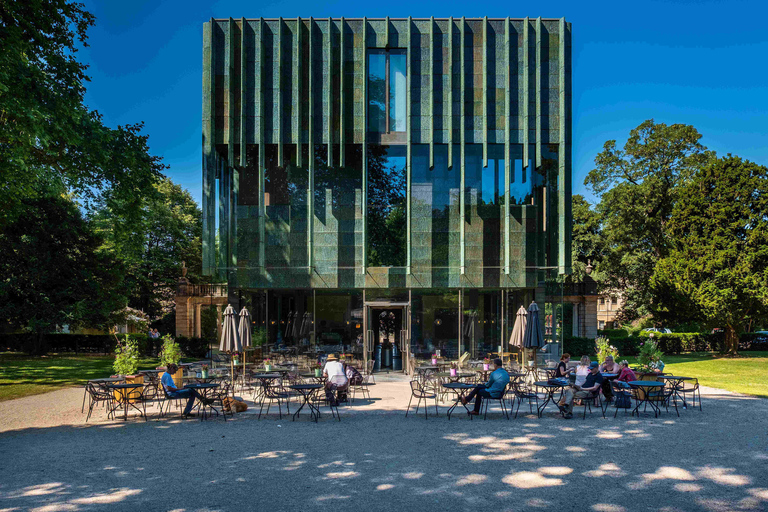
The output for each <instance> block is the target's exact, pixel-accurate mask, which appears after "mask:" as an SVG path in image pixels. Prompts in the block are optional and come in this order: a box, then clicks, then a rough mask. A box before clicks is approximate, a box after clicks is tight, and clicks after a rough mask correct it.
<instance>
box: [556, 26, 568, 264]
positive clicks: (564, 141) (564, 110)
mask: <svg viewBox="0 0 768 512" xmlns="http://www.w3.org/2000/svg"><path fill="white" fill-rule="evenodd" d="M568 30H569V29H568V26H567V24H566V23H565V18H561V19H560V48H559V56H558V57H559V58H558V69H559V71H560V73H559V75H560V102H559V103H560V126H559V128H560V130H559V135H560V139H559V141H558V164H559V165H558V180H557V181H558V190H557V193H558V216H559V226H558V228H559V229H558V251H557V252H558V267H559V272H560V273H561V274H570V273H571V222H572V220H571V147H570V146H571V134H570V129H571V112H570V109H568V107H567V105H566V101H570V100H571V97H570V92H571V70H570V59H566V57H569V54H568V53H566V52H567V48H566V46H567V47H570V45H571V38H570V32H569V31H568Z"/></svg>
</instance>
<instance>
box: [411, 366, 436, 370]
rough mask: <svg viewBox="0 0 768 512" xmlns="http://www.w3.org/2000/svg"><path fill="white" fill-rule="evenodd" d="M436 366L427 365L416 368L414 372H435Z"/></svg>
mask: <svg viewBox="0 0 768 512" xmlns="http://www.w3.org/2000/svg"><path fill="white" fill-rule="evenodd" d="M437 368H438V366H437V365H427V366H417V367H416V370H419V371H424V370H437Z"/></svg>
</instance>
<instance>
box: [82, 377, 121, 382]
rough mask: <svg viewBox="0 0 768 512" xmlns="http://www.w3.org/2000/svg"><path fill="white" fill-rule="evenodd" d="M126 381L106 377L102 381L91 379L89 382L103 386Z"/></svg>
mask: <svg viewBox="0 0 768 512" xmlns="http://www.w3.org/2000/svg"><path fill="white" fill-rule="evenodd" d="M124 380H125V379H124V378H123V377H104V378H102V379H91V380H89V381H88V382H98V383H101V384H105V383H108V382H123V381H124Z"/></svg>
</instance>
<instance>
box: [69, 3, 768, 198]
mask: <svg viewBox="0 0 768 512" xmlns="http://www.w3.org/2000/svg"><path fill="white" fill-rule="evenodd" d="M85 4H86V7H87V9H88V10H89V11H90V12H92V13H93V14H94V15H96V17H97V20H96V26H95V27H94V28H92V29H91V31H90V32H89V44H90V46H89V47H88V48H85V49H83V50H82V51H81V52H80V53H79V58H80V60H82V61H83V62H85V63H87V64H88V65H89V66H90V69H89V75H90V76H91V83H90V84H88V90H87V94H86V103H87V104H88V106H89V107H91V108H94V109H96V110H98V111H99V112H101V113H102V114H103V115H104V119H105V121H106V122H107V123H108V124H109V125H112V126H114V125H117V124H126V123H134V122H138V121H144V122H145V123H146V126H145V132H146V133H147V134H148V135H149V143H150V147H151V150H152V152H153V154H156V155H159V156H162V157H163V158H164V161H165V163H166V164H168V165H170V169H169V170H168V171H167V173H168V174H169V176H170V177H171V178H172V179H173V180H174V181H175V182H176V183H179V184H181V185H182V186H183V187H185V188H187V189H189V190H190V192H192V194H193V196H194V197H195V199H197V200H198V201H199V200H200V189H201V171H200V161H201V116H202V115H201V110H202V107H201V105H202V97H201V95H202V26H203V23H204V22H205V21H206V20H208V19H209V18H210V17H212V16H213V17H229V16H232V17H235V18H239V17H242V16H245V17H248V18H257V17H260V16H264V17H278V16H283V17H286V18H289V17H295V16H302V17H309V16H315V17H327V16H329V15H330V16H333V17H339V16H345V17H350V18H351V17H363V16H369V17H384V16H387V15H388V16H392V17H406V16H413V17H429V16H435V17H447V16H455V17H461V16H467V17H482V16H488V17H507V16H510V17H513V18H517V17H525V16H530V17H537V16H542V17H552V18H558V17H561V16H565V17H566V20H568V21H569V22H571V23H573V114H574V115H573V134H574V136H573V190H574V193H586V189H585V187H584V185H583V183H584V176H585V175H586V174H587V172H589V171H590V170H591V169H592V166H593V162H594V157H595V155H596V154H597V153H598V152H599V151H600V150H601V148H602V146H603V144H604V143H605V141H607V140H609V139H616V140H617V141H619V143H620V144H623V142H624V141H625V140H626V137H627V135H628V133H629V130H630V129H632V128H634V127H636V126H637V125H638V124H640V123H641V122H642V121H644V120H645V119H649V118H654V119H655V120H656V121H657V122H664V123H668V124H671V123H685V124H692V125H693V126H695V127H696V128H697V129H698V130H699V132H700V133H701V134H702V135H703V138H702V143H703V144H704V145H706V146H707V147H709V148H710V149H713V150H715V151H717V153H718V154H725V153H733V154H735V155H739V156H741V157H743V158H747V159H749V160H752V161H755V162H757V163H760V164H763V165H768V65H766V62H767V61H768V58H767V57H766V56H768V30H766V23H765V19H766V16H765V15H766V14H768V7H766V6H765V4H764V3H762V2H758V1H750V2H747V1H729V2H703V1H680V2H658V1H657V2H616V1H613V2H573V1H571V2H542V1H539V2H528V3H523V2H516V3H513V2H498V1H495V2H490V1H489V2H466V1H462V2H455V1H451V0H442V1H440V2H431V1H421V2H413V1H408V2H403V1H400V0H392V1H389V2H371V3H368V2H361V3H358V2H352V1H349V0H347V1H344V2H339V1H337V2H317V1H315V2H306V1H302V0H295V1H292V2H279V1H269V0H267V1H263V2H253V1H248V2H246V1H219V2H202V1H196V0H187V1H169V0H164V1H162V2H158V1H157V0H152V1H143V0H132V1H131V2H113V1H111V0H100V1H96V0H85Z"/></svg>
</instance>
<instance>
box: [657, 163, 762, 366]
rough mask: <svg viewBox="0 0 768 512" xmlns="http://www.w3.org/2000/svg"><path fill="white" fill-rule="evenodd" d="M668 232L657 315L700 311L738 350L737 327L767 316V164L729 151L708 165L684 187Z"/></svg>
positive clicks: (743, 327)
mask: <svg viewBox="0 0 768 512" xmlns="http://www.w3.org/2000/svg"><path fill="white" fill-rule="evenodd" d="M667 231H668V234H669V237H670V240H671V243H670V247H669V251H668V254H667V256H666V257H665V258H663V259H662V260H661V261H660V262H659V264H658V265H657V267H656V271H655V273H654V275H653V279H652V281H651V285H652V288H653V289H655V290H657V292H658V293H659V296H660V297H662V298H665V300H662V301H661V302H660V303H659V304H658V305H657V308H658V309H659V311H658V312H657V314H658V315H662V316H663V315H666V316H668V317H673V318H674V317H675V316H676V315H677V316H679V315H681V313H683V314H690V312H691V311H694V312H697V313H698V315H699V316H700V317H701V318H702V319H704V320H705V321H706V322H707V323H708V324H709V325H710V326H712V327H722V328H724V329H725V332H726V344H727V348H728V352H730V353H732V354H735V353H736V352H737V351H738V341H739V338H738V333H740V332H742V331H744V330H746V329H747V327H748V326H749V324H750V323H751V321H753V320H755V319H764V318H765V317H766V316H768V168H766V167H764V166H761V165H757V164H754V163H752V162H749V161H743V160H741V159H740V158H738V157H734V156H731V155H728V156H727V157H725V158H721V159H717V160H715V161H714V162H712V163H711V164H709V165H707V166H705V167H704V168H703V169H701V170H700V171H699V172H698V173H697V174H696V175H695V177H694V178H693V179H692V180H691V181H690V182H689V183H687V184H686V185H685V186H683V187H681V190H680V194H679V198H678V201H677V203H676V204H675V207H674V209H673V212H672V215H671V218H670V220H669V223H668V225H667ZM685 304H690V305H691V306H692V307H691V306H689V307H686V306H684V305H685ZM681 305H683V306H682V307H685V308H686V309H684V310H683V311H675V307H679V306H681Z"/></svg>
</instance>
